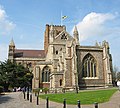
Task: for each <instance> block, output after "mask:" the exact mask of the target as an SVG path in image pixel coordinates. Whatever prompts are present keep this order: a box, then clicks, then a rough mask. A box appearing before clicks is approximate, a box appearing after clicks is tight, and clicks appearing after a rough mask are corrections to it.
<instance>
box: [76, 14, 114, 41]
mask: <svg viewBox="0 0 120 108" xmlns="http://www.w3.org/2000/svg"><path fill="white" fill-rule="evenodd" d="M115 17H116V16H115V15H113V14H110V13H95V12H91V13H89V14H88V15H86V16H85V17H84V18H83V20H82V21H81V22H79V23H78V24H77V28H78V31H79V34H80V41H84V40H86V39H87V38H89V37H94V36H103V35H106V34H108V31H107V28H106V27H105V23H106V22H107V21H110V20H113V19H114V18H115Z"/></svg>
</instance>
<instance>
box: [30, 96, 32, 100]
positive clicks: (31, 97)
mask: <svg viewBox="0 0 120 108" xmlns="http://www.w3.org/2000/svg"><path fill="white" fill-rule="evenodd" d="M30 102H32V94H30Z"/></svg>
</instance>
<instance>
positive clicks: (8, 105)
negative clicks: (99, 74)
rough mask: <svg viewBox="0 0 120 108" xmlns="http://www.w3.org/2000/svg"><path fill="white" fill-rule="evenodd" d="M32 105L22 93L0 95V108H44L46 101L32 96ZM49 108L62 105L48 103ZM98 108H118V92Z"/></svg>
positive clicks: (69, 107) (88, 107)
mask: <svg viewBox="0 0 120 108" xmlns="http://www.w3.org/2000/svg"><path fill="white" fill-rule="evenodd" d="M32 97H33V99H32V103H31V102H30V101H28V100H27V99H24V95H23V93H22V92H12V93H6V94H5V95H0V108H46V100H44V99H39V105H37V104H36V103H37V100H36V99H37V98H36V97H35V95H34V94H32ZM49 108H63V104H61V103H56V102H52V101H49ZM66 108H78V107H77V105H66ZM81 108H95V106H94V104H93V105H81ZM98 108H120V91H117V92H116V93H115V94H114V95H113V96H112V97H111V99H110V101H109V102H106V103H101V104H98Z"/></svg>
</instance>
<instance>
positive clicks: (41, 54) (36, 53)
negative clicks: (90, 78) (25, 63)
mask: <svg viewBox="0 0 120 108" xmlns="http://www.w3.org/2000/svg"><path fill="white" fill-rule="evenodd" d="M14 57H15V58H20V57H24V58H25V57H28V58H45V50H22V49H15V53H14Z"/></svg>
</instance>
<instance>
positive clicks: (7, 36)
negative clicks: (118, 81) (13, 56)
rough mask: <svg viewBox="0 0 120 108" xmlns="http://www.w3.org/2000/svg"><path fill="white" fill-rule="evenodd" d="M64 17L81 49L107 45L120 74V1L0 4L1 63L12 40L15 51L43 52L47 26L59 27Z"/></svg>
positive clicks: (10, 0) (13, 0) (9, 0)
mask: <svg viewBox="0 0 120 108" xmlns="http://www.w3.org/2000/svg"><path fill="white" fill-rule="evenodd" d="M61 13H62V15H63V16H64V15H65V16H67V18H66V19H65V20H63V21H62V24H63V25H66V28H67V31H68V32H69V33H70V34H71V35H72V31H73V28H74V26H75V25H76V26H77V29H78V31H79V38H80V45H84V46H87V45H93V46H94V45H95V43H96V41H97V42H98V43H99V44H102V41H104V40H106V41H108V42H109V45H110V53H111V54H112V59H113V67H114V66H115V67H117V68H118V70H119V71H120V62H119V61H120V0H0V61H4V60H6V59H7V56H8V55H7V54H8V45H9V43H10V41H11V39H12V38H13V40H14V42H15V46H16V48H19V49H43V43H44V31H45V26H46V24H53V25H60V24H61Z"/></svg>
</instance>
